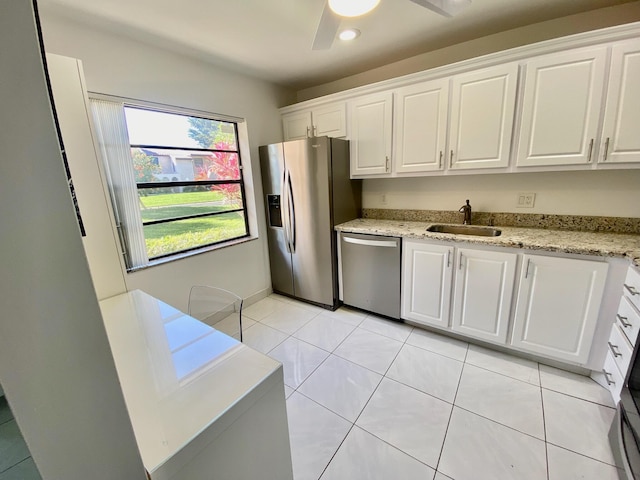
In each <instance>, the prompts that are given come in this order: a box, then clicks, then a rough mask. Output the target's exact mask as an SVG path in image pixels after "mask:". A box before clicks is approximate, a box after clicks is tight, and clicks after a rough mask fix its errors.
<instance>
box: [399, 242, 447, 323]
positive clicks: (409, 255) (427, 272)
mask: <svg viewBox="0 0 640 480" xmlns="http://www.w3.org/2000/svg"><path fill="white" fill-rule="evenodd" d="M402 246H403V252H402V259H403V260H402V314H401V316H402V318H403V319H406V320H413V321H415V322H417V323H423V324H425V325H435V326H437V327H444V328H446V327H448V326H449V307H450V302H451V272H452V265H451V262H452V261H453V247H445V246H441V245H429V244H425V243H421V242H412V241H408V240H405V241H404V242H403V245H402Z"/></svg>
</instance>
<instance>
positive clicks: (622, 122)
mask: <svg viewBox="0 0 640 480" xmlns="http://www.w3.org/2000/svg"><path fill="white" fill-rule="evenodd" d="M598 162H600V163H602V164H605V163H628V162H640V40H638V39H635V40H631V41H628V42H623V43H619V44H616V45H614V47H613V49H612V51H611V72H610V74H609V90H608V92H607V107H606V110H605V114H604V126H603V129H602V143H601V153H600V155H598Z"/></svg>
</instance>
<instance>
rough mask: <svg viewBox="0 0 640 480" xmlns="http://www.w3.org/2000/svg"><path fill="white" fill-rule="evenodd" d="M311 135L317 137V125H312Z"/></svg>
mask: <svg viewBox="0 0 640 480" xmlns="http://www.w3.org/2000/svg"><path fill="white" fill-rule="evenodd" d="M313 136H314V137H317V136H318V126H317V125H314V126H313Z"/></svg>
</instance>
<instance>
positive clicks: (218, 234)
mask: <svg viewBox="0 0 640 480" xmlns="http://www.w3.org/2000/svg"><path fill="white" fill-rule="evenodd" d="M246 233H247V231H246V229H245V223H244V217H243V215H242V213H240V212H234V213H228V214H223V215H216V216H214V217H203V218H193V219H190V220H180V221H177V222H170V223H160V224H157V225H148V226H146V227H144V236H145V243H146V246H147V255H148V256H149V258H154V257H159V256H161V255H168V254H170V253H174V252H179V251H182V250H187V249H190V248H195V247H198V246H201V245H208V244H211V243H216V242H220V241H224V240H228V239H231V238H237V237H241V236H243V235H245V234H246Z"/></svg>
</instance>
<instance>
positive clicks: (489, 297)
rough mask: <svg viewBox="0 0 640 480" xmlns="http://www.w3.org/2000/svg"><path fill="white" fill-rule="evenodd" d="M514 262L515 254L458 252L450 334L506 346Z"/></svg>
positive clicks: (467, 250) (477, 251)
mask: <svg viewBox="0 0 640 480" xmlns="http://www.w3.org/2000/svg"><path fill="white" fill-rule="evenodd" d="M517 258H518V256H517V255H516V254H514V253H503V252H489V251H483V250H470V249H466V248H464V249H463V248H461V249H459V250H458V254H457V258H456V265H457V268H458V271H457V274H456V281H455V289H454V303H453V322H452V325H451V329H452V330H454V331H457V332H460V333H462V334H464V335H468V336H470V337H476V338H480V339H482V340H487V341H489V342H493V343H499V344H503V345H504V344H505V343H506V341H507V331H508V328H509V313H510V311H511V299H512V294H513V283H514V280H515V272H516V262H517Z"/></svg>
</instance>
